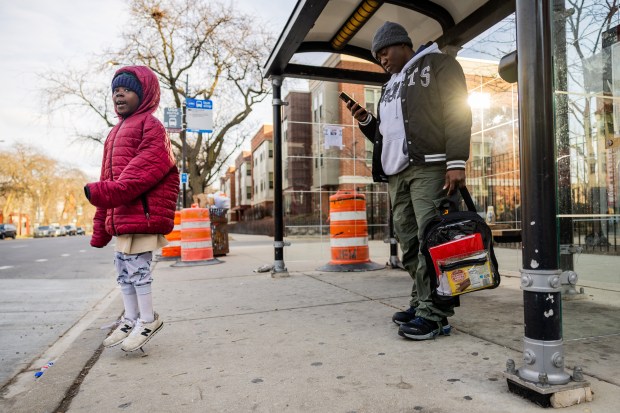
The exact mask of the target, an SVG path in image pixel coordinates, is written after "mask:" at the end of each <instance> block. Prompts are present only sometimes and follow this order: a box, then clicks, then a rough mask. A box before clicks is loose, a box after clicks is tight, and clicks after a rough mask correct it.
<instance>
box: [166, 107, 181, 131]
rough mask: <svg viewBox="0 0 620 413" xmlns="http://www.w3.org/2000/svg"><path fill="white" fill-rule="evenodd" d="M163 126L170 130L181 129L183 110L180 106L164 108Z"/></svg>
mask: <svg viewBox="0 0 620 413" xmlns="http://www.w3.org/2000/svg"><path fill="white" fill-rule="evenodd" d="M164 126H165V127H166V129H167V130H168V131H170V132H181V131H182V130H183V110H181V108H164Z"/></svg>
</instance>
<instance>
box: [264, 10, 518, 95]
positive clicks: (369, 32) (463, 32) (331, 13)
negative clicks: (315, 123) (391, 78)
mask: <svg viewBox="0 0 620 413" xmlns="http://www.w3.org/2000/svg"><path fill="white" fill-rule="evenodd" d="M514 11H515V0H433V1H430V0H385V1H382V0H298V2H297V4H296V5H295V8H294V9H293V12H292V13H291V16H290V17H289V19H288V21H287V23H286V26H285V27H284V29H283V31H282V33H281V34H280V36H279V38H278V41H277V42H276V45H275V47H274V49H273V50H272V52H271V54H270V56H269V59H268V60H267V63H266V65H265V69H266V74H265V77H271V76H283V77H293V78H304V79H315V80H327V81H335V82H346V83H360V84H381V83H384V82H385V81H386V79H387V77H386V74H384V73H375V72H370V71H361V70H350V69H338V68H331V67H330V68H328V67H322V66H312V65H305V64H295V63H292V62H291V60H292V59H293V56H294V55H296V54H299V53H308V52H324V53H341V54H347V55H351V56H355V57H358V58H361V59H364V60H367V61H369V62H373V63H377V62H376V61H375V59H374V58H373V56H372V53H371V51H370V50H371V44H372V37H373V35H374V33H375V31H376V30H377V29H378V28H379V27H380V26H381V25H382V24H383V23H385V22H386V21H391V22H396V23H399V24H401V25H402V26H403V27H405V29H406V30H407V32H408V33H409V36H410V37H411V39H412V41H413V47H414V50H415V49H417V47H419V46H420V45H422V44H425V43H427V42H429V41H434V42H437V43H438V45H439V47H440V48H442V49H444V50H450V49H451V48H455V49H453V50H458V48H460V47H461V46H462V45H464V44H465V43H467V42H469V41H470V40H472V39H473V38H475V37H476V36H478V35H479V34H481V33H482V32H484V31H485V30H486V29H488V28H490V27H491V26H493V25H494V24H495V23H497V22H499V21H501V20H502V19H503V18H505V17H506V16H508V15H510V14H511V13H513V12H514Z"/></svg>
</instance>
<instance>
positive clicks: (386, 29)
mask: <svg viewBox="0 0 620 413" xmlns="http://www.w3.org/2000/svg"><path fill="white" fill-rule="evenodd" d="M395 44H406V45H408V46H409V47H413V43H412V42H411V39H410V38H409V35H408V34H407V30H405V28H404V27H403V26H401V25H400V24H398V23H393V22H385V23H383V26H381V27H379V29H378V30H377V32H376V33H375V35H374V37H373V38H372V49H371V50H372V55H373V56H374V57H375V59H376V58H377V53H379V50H381V49H383V48H384V47H388V46H392V45H395Z"/></svg>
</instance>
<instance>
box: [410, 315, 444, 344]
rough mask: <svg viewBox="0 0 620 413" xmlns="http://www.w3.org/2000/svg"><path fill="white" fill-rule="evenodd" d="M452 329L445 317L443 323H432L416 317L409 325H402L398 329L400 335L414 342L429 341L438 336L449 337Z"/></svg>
mask: <svg viewBox="0 0 620 413" xmlns="http://www.w3.org/2000/svg"><path fill="white" fill-rule="evenodd" d="M451 330H452V327H451V326H450V324H449V323H448V319H447V318H446V317H444V318H443V319H442V320H441V321H431V320H427V319H426V318H423V317H416V318H414V319H413V320H412V321H410V322H409V323H407V324H402V325H401V326H400V327H399V328H398V335H399V336H401V337H406V338H410V339H412V340H428V339H431V338H433V337H435V336H436V335H438V334H442V335H446V336H447V335H449V334H450V331H451Z"/></svg>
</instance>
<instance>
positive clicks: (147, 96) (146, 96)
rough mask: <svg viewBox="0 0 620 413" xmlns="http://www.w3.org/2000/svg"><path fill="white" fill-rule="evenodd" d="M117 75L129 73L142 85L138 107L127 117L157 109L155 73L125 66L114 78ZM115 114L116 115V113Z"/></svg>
mask: <svg viewBox="0 0 620 413" xmlns="http://www.w3.org/2000/svg"><path fill="white" fill-rule="evenodd" d="M119 73H131V74H132V75H134V76H135V77H137V78H138V80H139V81H140V84H141V85H142V100H141V101H140V106H138V109H136V111H135V112H134V113H132V114H131V115H129V116H133V115H137V114H139V113H153V112H155V111H156V110H157V108H158V107H159V99H160V96H161V91H160V89H159V80H157V76H156V75H155V73H153V71H152V70H151V69H149V68H148V67H146V66H125V67H122V68H120V69H118V70H117V71H116V72H115V73H114V76H115V77H116V75H118V74H119ZM114 111H115V112H116V109H114ZM116 114H117V115H118V112H117V113H116ZM119 116H120V115H119Z"/></svg>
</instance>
